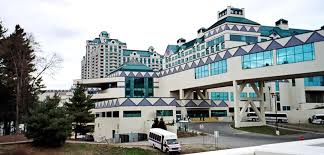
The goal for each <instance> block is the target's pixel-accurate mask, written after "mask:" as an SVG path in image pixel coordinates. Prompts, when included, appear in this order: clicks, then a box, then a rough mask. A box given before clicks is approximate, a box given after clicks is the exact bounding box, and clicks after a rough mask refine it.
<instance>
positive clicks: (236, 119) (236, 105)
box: [233, 81, 241, 128]
mask: <svg viewBox="0 0 324 155" xmlns="http://www.w3.org/2000/svg"><path fill="white" fill-rule="evenodd" d="M233 88H234V91H233V95H234V126H235V128H239V127H240V122H241V118H240V115H239V113H240V105H239V102H240V91H239V87H238V84H237V81H233Z"/></svg>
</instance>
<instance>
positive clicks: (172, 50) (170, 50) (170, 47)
mask: <svg viewBox="0 0 324 155" xmlns="http://www.w3.org/2000/svg"><path fill="white" fill-rule="evenodd" d="M178 50H179V46H178V45H168V46H167V48H166V50H165V52H164V56H169V55H171V54H174V53H176V52H177V51H178Z"/></svg>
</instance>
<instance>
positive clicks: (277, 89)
mask: <svg viewBox="0 0 324 155" xmlns="http://www.w3.org/2000/svg"><path fill="white" fill-rule="evenodd" d="M275 87H276V92H278V91H279V88H280V87H279V81H276V82H275Z"/></svg>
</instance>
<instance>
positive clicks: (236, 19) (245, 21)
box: [207, 16, 260, 31]
mask: <svg viewBox="0 0 324 155" xmlns="http://www.w3.org/2000/svg"><path fill="white" fill-rule="evenodd" d="M226 22H229V23H241V24H250V25H260V24H259V23H257V22H254V21H252V20H249V19H246V18H243V17H232V16H228V17H225V18H223V19H221V20H219V21H217V22H216V23H214V24H213V25H212V26H210V27H209V28H208V29H207V31H208V30H211V29H213V28H215V27H217V26H219V25H222V24H224V23H226Z"/></svg>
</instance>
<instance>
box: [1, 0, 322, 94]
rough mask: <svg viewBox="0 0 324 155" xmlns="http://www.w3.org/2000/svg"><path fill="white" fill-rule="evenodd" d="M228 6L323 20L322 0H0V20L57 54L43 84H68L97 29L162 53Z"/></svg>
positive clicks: (302, 21)
mask: <svg viewBox="0 0 324 155" xmlns="http://www.w3.org/2000/svg"><path fill="white" fill-rule="evenodd" d="M229 5H231V6H234V7H238V8H245V13H246V18H248V19H251V20H253V21H256V22H258V23H260V24H262V25H268V26H273V25H274V23H275V21H276V20H278V19H280V18H284V19H287V20H288V21H289V26H290V27H292V28H303V29H312V30H314V29H319V28H320V27H321V26H322V25H324V11H323V6H324V1H323V0H262V1H261V0H88V1H83V0H0V20H2V21H3V24H4V25H5V26H6V27H7V28H8V29H9V30H10V31H12V30H13V28H14V25H16V24H20V25H21V26H22V27H23V28H24V29H25V30H26V31H27V32H29V33H32V34H33V35H34V37H35V40H36V41H37V42H39V43H40V45H41V48H42V50H43V51H44V52H45V53H50V52H56V53H58V54H60V55H61V56H62V57H63V59H64V62H63V64H62V68H61V69H60V70H59V72H57V73H56V74H55V76H54V77H49V76H46V77H45V78H44V82H45V84H46V86H47V89H69V88H70V87H71V85H72V80H73V79H79V78H80V72H81V67H80V65H81V63H80V61H81V58H82V56H83V55H85V45H86V44H85V43H86V40H89V39H93V38H95V37H97V36H98V35H99V33H100V32H101V31H104V30H105V31H107V32H108V33H110V36H111V38H117V39H119V40H121V41H123V42H126V43H127V47H128V48H129V49H147V48H148V47H149V46H151V45H152V46H153V47H155V49H156V50H157V51H158V52H159V53H161V54H163V53H164V51H165V48H166V46H167V45H168V44H176V40H177V39H179V38H180V37H183V38H185V39H187V41H188V40H191V39H193V38H195V37H196V35H197V34H196V31H197V30H198V29H199V28H201V27H205V28H208V27H209V26H211V25H212V24H213V23H215V22H216V21H217V11H221V10H223V9H225V8H226V6H229Z"/></svg>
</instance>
